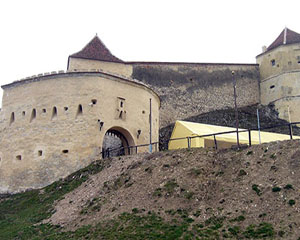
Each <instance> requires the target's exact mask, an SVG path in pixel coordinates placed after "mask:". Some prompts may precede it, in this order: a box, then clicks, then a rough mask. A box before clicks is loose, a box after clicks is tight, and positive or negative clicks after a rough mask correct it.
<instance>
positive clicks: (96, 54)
mask: <svg viewBox="0 0 300 240" xmlns="http://www.w3.org/2000/svg"><path fill="white" fill-rule="evenodd" d="M70 57H75V58H85V59H94V60H100V61H108V62H123V61H122V60H121V59H119V58H117V57H115V56H114V55H112V54H111V52H110V51H109V50H108V48H107V47H106V46H105V45H104V43H103V42H102V41H101V40H100V39H99V37H98V36H95V37H94V38H93V39H92V40H91V41H90V42H89V43H88V44H87V45H86V46H85V47H84V48H83V49H82V50H81V51H79V52H77V53H74V54H72V55H70Z"/></svg>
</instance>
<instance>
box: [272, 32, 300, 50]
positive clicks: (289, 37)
mask: <svg viewBox="0 0 300 240" xmlns="http://www.w3.org/2000/svg"><path fill="white" fill-rule="evenodd" d="M293 43H300V34H299V33H296V32H294V31H292V30H290V29H288V28H285V29H284V30H283V31H282V32H281V33H280V35H279V36H278V37H277V38H276V40H275V41H274V42H273V43H272V44H271V45H270V46H269V47H268V48H267V51H269V50H272V49H274V48H276V47H279V46H281V45H285V44H293Z"/></svg>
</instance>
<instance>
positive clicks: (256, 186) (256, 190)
mask: <svg viewBox="0 0 300 240" xmlns="http://www.w3.org/2000/svg"><path fill="white" fill-rule="evenodd" d="M252 190H253V191H255V192H256V194H257V195H258V196H260V195H261V190H260V189H259V188H258V185H257V184H253V185H252Z"/></svg>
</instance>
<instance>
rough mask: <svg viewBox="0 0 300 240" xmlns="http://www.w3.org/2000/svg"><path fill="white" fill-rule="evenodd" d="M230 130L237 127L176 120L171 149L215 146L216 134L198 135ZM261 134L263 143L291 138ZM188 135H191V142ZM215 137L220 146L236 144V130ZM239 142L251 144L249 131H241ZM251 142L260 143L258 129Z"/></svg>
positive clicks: (283, 135) (296, 137) (228, 146)
mask: <svg viewBox="0 0 300 240" xmlns="http://www.w3.org/2000/svg"><path fill="white" fill-rule="evenodd" d="M243 130H245V129H241V128H239V131H243ZM230 131H236V129H235V128H231V127H223V126H216V125H209V124H203V123H193V122H186V121H176V123H175V126H174V129H173V132H172V136H171V140H170V142H169V149H178V148H188V145H190V147H214V146H215V139H214V136H206V137H196V136H203V135H210V134H216V133H221V132H230ZM260 136H261V142H262V143H266V142H272V141H281V140H288V139H290V136H289V135H286V134H279V133H271V132H260ZM188 137H190V142H189V143H188ZM215 138H216V142H217V146H218V148H230V147H231V146H232V145H236V132H232V133H226V134H221V135H216V136H215ZM293 138H294V139H300V137H298V136H293ZM239 142H240V144H249V132H248V131H245V132H240V133H239ZM251 144H259V133H258V131H251Z"/></svg>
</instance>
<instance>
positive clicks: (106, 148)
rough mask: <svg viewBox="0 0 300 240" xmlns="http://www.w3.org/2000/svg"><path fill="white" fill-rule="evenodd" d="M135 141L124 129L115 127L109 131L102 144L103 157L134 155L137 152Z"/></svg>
mask: <svg viewBox="0 0 300 240" xmlns="http://www.w3.org/2000/svg"><path fill="white" fill-rule="evenodd" d="M132 146H134V140H133V138H132V136H131V134H130V133H129V132H128V131H127V130H126V129H124V128H121V127H113V128H110V129H109V130H107V132H106V133H105V136H104V138H103V143H102V157H103V158H107V157H115V156H122V155H128V154H132V153H133V152H134V151H135V148H131V147H132Z"/></svg>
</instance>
